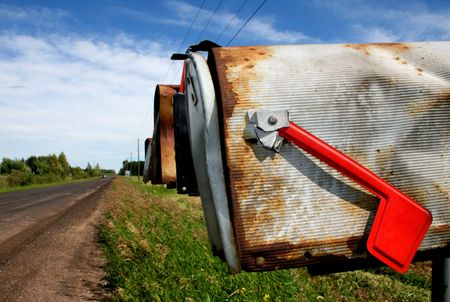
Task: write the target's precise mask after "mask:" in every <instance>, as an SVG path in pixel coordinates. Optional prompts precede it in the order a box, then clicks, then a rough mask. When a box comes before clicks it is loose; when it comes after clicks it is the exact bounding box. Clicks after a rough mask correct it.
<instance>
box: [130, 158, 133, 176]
mask: <svg viewBox="0 0 450 302" xmlns="http://www.w3.org/2000/svg"><path fill="white" fill-rule="evenodd" d="M132 171H133V152H130V176H132V175H133V173H132Z"/></svg>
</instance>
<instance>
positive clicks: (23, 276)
mask: <svg viewBox="0 0 450 302" xmlns="http://www.w3.org/2000/svg"><path fill="white" fill-rule="evenodd" d="M112 179H113V178H103V179H100V178H99V179H95V180H91V181H83V182H77V183H70V184H64V185H59V186H53V187H47V188H36V189H29V190H22V191H17V192H8V193H1V194H0V297H3V298H0V300H3V299H4V300H3V301H50V300H58V301H61V300H66V299H65V298H68V300H70V301H73V300H78V299H80V298H81V296H78V295H79V294H80V292H82V291H83V290H85V291H91V292H92V290H90V289H89V288H88V289H86V282H85V280H86V276H87V275H89V274H91V275H92V276H91V279H92V282H91V283H92V284H94V285H92V286H90V287H92V288H93V289H95V287H98V286H97V285H96V284H97V283H98V281H99V280H96V279H100V277H98V276H100V275H101V269H99V267H100V266H101V264H99V263H96V262H95V261H96V260H95V259H100V258H101V257H100V256H98V255H96V254H97V252H98V251H100V248H99V247H98V246H97V243H98V238H97V237H96V232H97V226H98V223H99V221H100V217H101V211H102V204H101V203H100V200H101V199H102V196H103V192H104V191H105V190H104V189H105V188H107V187H108V185H109V184H110V183H111V181H112ZM95 255H96V256H95ZM93 260H94V261H93ZM96 271H97V272H96ZM83 278H84V279H83ZM81 280H84V281H83V283H80V284H79V285H77V286H75V285H76V284H78V283H79V282H81ZM69 294H70V295H69ZM85 294H86V295H85V296H83V297H84V298H81V299H80V300H90V299H91V298H92V293H85ZM94 300H95V299H94Z"/></svg>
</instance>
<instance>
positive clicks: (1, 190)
mask: <svg viewBox="0 0 450 302" xmlns="http://www.w3.org/2000/svg"><path fill="white" fill-rule="evenodd" d="M0 177H1V178H6V177H4V176H0ZM97 178H98V177H89V178H82V179H73V180H71V179H67V180H61V181H56V182H51V183H45V184H31V185H26V186H15V187H1V186H0V193H6V192H13V191H20V190H29V189H34V188H46V187H53V186H57V185H63V184H67V183H74V182H82V181H88V180H93V179H97ZM0 182H2V180H0ZM4 182H5V183H6V181H4Z"/></svg>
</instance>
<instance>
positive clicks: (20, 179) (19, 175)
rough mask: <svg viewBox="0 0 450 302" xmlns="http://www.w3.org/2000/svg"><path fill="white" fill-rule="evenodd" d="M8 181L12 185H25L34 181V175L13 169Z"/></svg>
mask: <svg viewBox="0 0 450 302" xmlns="http://www.w3.org/2000/svg"><path fill="white" fill-rule="evenodd" d="M6 181H7V182H8V184H9V186H10V187H16V186H25V185H29V184H31V183H33V175H32V174H30V173H28V172H23V171H18V170H11V173H10V174H9V175H8V177H7V178H6Z"/></svg>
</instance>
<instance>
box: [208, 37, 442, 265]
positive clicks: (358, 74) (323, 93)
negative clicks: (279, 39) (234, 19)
mask: <svg viewBox="0 0 450 302" xmlns="http://www.w3.org/2000/svg"><path fill="white" fill-rule="evenodd" d="M449 47H450V43H446V44H444V43H408V44H403V43H376V44H347V45H290V46H267V47H265V46H263V47H261V46H259V47H227V48H215V49H213V50H212V52H211V54H210V56H211V57H210V58H209V60H210V61H212V63H211V66H212V70H211V72H212V73H213V74H214V76H213V78H215V79H216V80H217V82H218V83H217V86H218V87H219V91H220V95H218V101H219V103H220V104H221V109H222V115H223V116H222V118H223V132H224V133H223V137H224V147H225V155H226V163H225V165H226V167H227V173H228V175H227V176H228V183H229V193H230V200H231V206H232V219H233V226H234V232H235V237H236V241H237V247H238V250H239V258H240V261H241V266H242V268H243V269H245V270H249V271H261V270H268V269H278V268H284V267H298V266H305V265H312V264H316V263H327V262H339V261H351V260H354V259H361V258H365V257H366V249H365V241H366V240H367V236H368V233H369V231H370V227H371V225H372V222H373V219H374V215H375V213H376V210H377V208H378V201H377V199H376V198H375V197H374V196H372V195H371V194H369V193H368V192H367V191H365V190H364V189H363V188H361V187H360V186H359V185H357V184H355V183H353V182H352V181H350V180H348V179H346V178H345V177H343V176H341V175H340V174H339V173H338V172H336V171H334V170H333V169H332V168H330V167H327V166H326V165H324V164H323V163H321V162H320V161H319V160H317V159H315V158H312V157H311V156H309V155H308V154H306V153H303V152H302V151H300V150H299V149H297V148H296V147H295V146H293V145H291V144H289V143H285V144H284V145H283V146H282V149H281V152H280V153H279V154H275V153H273V151H271V150H266V149H264V148H262V147H261V146H260V145H258V144H254V143H251V142H246V141H245V140H244V138H243V132H244V128H245V126H246V123H247V121H246V112H247V111H248V110H249V109H273V110H282V109H287V110H289V111H290V114H291V118H292V119H293V120H294V121H295V122H297V123H299V124H300V125H301V126H302V127H304V128H305V129H306V130H308V131H310V132H312V133H313V134H315V135H317V136H318V137H320V138H322V139H323V140H325V141H326V142H328V143H330V144H331V145H333V146H334V147H336V148H337V149H339V150H341V151H342V152H344V153H346V154H347V155H349V156H351V157H353V158H354V159H356V160H357V161H359V162H360V163H361V164H363V165H364V166H367V167H368V168H369V169H371V170H372V171H374V172H375V173H376V174H378V175H380V176H381V177H383V178H385V179H386V180H388V181H389V182H390V183H392V184H393V185H394V186H396V187H397V188H399V189H400V190H403V191H404V192H405V193H406V194H410V195H411V197H413V198H415V199H416V201H417V202H419V203H420V204H422V205H423V206H425V207H426V208H427V209H429V210H430V211H431V212H432V213H433V217H434V222H433V225H432V227H431V229H430V230H431V231H430V232H429V234H428V235H427V236H426V237H425V239H424V241H423V244H422V246H421V247H420V249H419V250H420V251H421V252H426V251H430V250H432V249H436V248H445V247H447V246H448V245H449V243H450V230H449V229H446V228H443V227H442V226H443V225H448V222H449V221H450V205H449V203H448V198H447V197H448V192H449V191H450V181H449V173H448V171H450V157H449V154H450V152H449V148H450V134H449V131H448V129H450V119H449V106H448V103H449V102H448V94H447V93H448V91H449V89H450V79H449V78H448V77H447V78H446V77H445V76H439V75H445V74H448V72H447V73H444V72H443V70H444V69H445V68H446V67H445V64H437V63H436V62H437V59H436V58H439V60H441V62H442V60H444V61H446V62H447V63H448V62H449V58H447V57H448V56H447V55H446V53H448V49H449ZM355 49H356V50H358V52H355V51H354V50H355ZM360 52H363V54H364V56H361V54H360ZM396 58H398V59H396ZM348 62H351V64H349V63H348ZM402 62H408V63H407V64H404V63H402ZM399 63H401V64H399ZM447 68H448V67H447ZM418 71H419V72H420V73H421V74H422V75H421V76H420V77H419V76H417V72H418ZM431 74H432V76H431ZM424 163H426V164H424ZM435 182H438V183H439V188H438V189H436V188H437V187H436V186H433V185H432V184H433V183H435ZM443 192H444V193H443ZM438 226H439V227H438Z"/></svg>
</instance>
